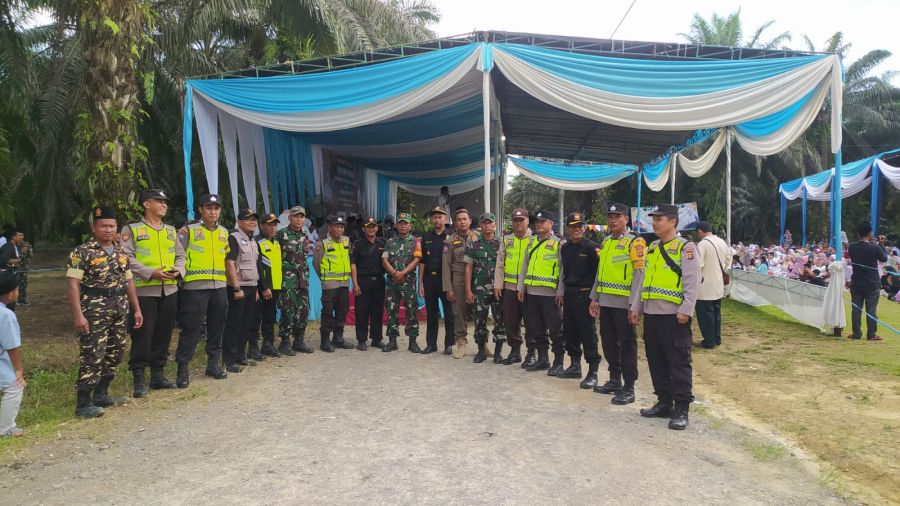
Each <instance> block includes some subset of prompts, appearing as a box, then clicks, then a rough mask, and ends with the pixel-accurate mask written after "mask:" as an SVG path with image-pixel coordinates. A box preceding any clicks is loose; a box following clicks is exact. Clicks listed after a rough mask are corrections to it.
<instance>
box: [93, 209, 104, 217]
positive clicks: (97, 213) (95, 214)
mask: <svg viewBox="0 0 900 506" xmlns="http://www.w3.org/2000/svg"><path fill="white" fill-rule="evenodd" d="M102 215H103V209H100V208H99V207H98V208H96V209H94V216H96V217H100V216H102Z"/></svg>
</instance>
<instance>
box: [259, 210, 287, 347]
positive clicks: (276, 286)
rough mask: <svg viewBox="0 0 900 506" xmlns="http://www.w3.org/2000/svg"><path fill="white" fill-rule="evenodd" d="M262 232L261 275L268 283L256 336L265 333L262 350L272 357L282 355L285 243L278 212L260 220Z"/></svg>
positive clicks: (265, 283) (266, 283) (262, 293)
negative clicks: (278, 335)
mask: <svg viewBox="0 0 900 506" xmlns="http://www.w3.org/2000/svg"><path fill="white" fill-rule="evenodd" d="M259 230H260V233H259V234H258V235H257V236H256V243H257V244H259V253H260V254H261V255H262V256H261V257H260V267H261V269H262V270H260V272H259V277H260V279H262V282H263V283H264V285H265V286H266V287H267V288H266V289H263V290H261V291H260V294H259V300H258V301H257V303H256V314H255V319H254V322H253V333H254V337H253V339H254V340H256V339H257V338H258V336H259V334H261V335H262V346H261V347H260V351H261V352H262V354H263V355H267V356H270V357H279V356H281V354H280V353H278V350H276V349H275V319H276V317H277V313H278V311H277V309H278V307H277V306H278V297H279V295H280V294H281V244H279V243H278V241H276V240H275V232H277V230H278V216H275V214H274V213H266V214H265V215H264V216H263V217H262V219H261V220H260V224H259Z"/></svg>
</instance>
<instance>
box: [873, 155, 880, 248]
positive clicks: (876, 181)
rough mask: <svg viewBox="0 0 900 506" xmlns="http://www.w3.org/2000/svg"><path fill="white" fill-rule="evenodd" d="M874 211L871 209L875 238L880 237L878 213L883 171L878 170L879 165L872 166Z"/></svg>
mask: <svg viewBox="0 0 900 506" xmlns="http://www.w3.org/2000/svg"><path fill="white" fill-rule="evenodd" d="M871 177H872V204H871V206H872V209H871V220H872V234H873V235H874V236H876V237H877V236H878V211H879V208H880V207H881V191H880V190H881V171H879V170H878V165H876V164H873V165H872V176H871Z"/></svg>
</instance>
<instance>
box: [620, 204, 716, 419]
mask: <svg viewBox="0 0 900 506" xmlns="http://www.w3.org/2000/svg"><path fill="white" fill-rule="evenodd" d="M650 216H652V217H653V232H654V233H655V234H656V236H657V237H659V239H657V240H656V241H653V243H651V244H650V249H649V250H648V251H647V267H646V273H645V275H644V283H643V287H642V289H641V297H640V299H637V298H635V299H636V300H635V301H634V302H633V303H632V304H631V311H630V312H629V313H628V321H629V323H631V324H632V325H635V326H636V325H638V324H639V323H640V318H641V314H643V315H645V316H644V348H645V351H646V354H647V363H648V365H649V366H650V379H651V380H652V381H653V390H654V392H655V393H656V396H657V398H658V401H657V402H656V404H654V405H653V407H651V408H648V409H642V410H641V416H644V417H647V418H670V420H669V428H670V429H675V430H684V429H685V428H687V425H688V409H689V407H690V404H691V402H692V401H693V400H694V396H693V395H692V394H691V386H692V369H691V344H692V343H691V339H692V336H691V315H692V314H693V313H694V304H695V303H696V301H697V290H698V288H699V285H700V259H699V255H698V253H697V246H696V245H695V244H694V243H692V242H688V241H687V240H685V239H683V238H681V237H679V236H678V235H677V231H676V230H677V226H678V207H677V206H674V205H669V204H657V205H655V206H653V210H652V211H651V212H650ZM673 402H674V403H675V405H674V409H673V406H672V403H673Z"/></svg>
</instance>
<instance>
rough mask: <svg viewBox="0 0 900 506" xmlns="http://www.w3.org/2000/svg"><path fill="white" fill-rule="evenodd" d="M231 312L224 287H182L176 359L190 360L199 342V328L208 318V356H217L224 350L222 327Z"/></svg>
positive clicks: (223, 327)
mask: <svg viewBox="0 0 900 506" xmlns="http://www.w3.org/2000/svg"><path fill="white" fill-rule="evenodd" d="M227 313H228V295H227V293H226V291H225V288H224V287H223V288H214V289H210V290H182V291H181V299H180V300H179V304H178V326H179V327H181V334H180V335H179V337H178V348H177V349H176V350H175V361H176V362H178V363H179V364H187V363H189V362H190V361H191V359H192V358H194V350H196V349H197V343H198V342H200V328H201V326H202V325H203V322H204V321H205V322H206V356H207V357H209V358H211V359H217V358H218V357H219V354H220V353H221V352H222V331H223V330H225V317H226V314H227Z"/></svg>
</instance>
